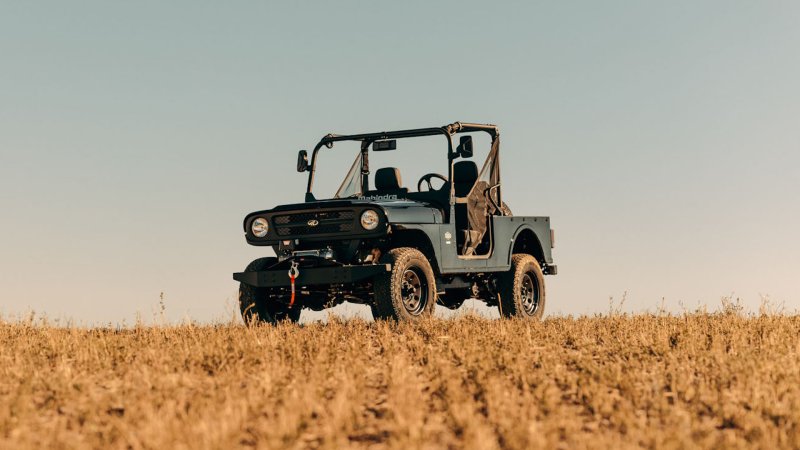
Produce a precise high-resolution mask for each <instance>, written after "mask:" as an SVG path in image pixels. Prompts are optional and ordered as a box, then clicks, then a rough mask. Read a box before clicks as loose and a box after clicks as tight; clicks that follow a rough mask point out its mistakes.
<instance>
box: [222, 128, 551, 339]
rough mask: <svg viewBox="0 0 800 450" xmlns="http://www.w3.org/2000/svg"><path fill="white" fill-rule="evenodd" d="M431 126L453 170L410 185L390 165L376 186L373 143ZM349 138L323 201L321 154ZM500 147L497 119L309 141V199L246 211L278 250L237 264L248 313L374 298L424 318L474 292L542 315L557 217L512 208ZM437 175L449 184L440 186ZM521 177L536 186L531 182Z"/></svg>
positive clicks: (292, 315) (275, 316)
mask: <svg viewBox="0 0 800 450" xmlns="http://www.w3.org/2000/svg"><path fill="white" fill-rule="evenodd" d="M476 133H488V134H489V137H490V139H491V146H490V149H489V153H488V157H487V158H486V161H485V162H484V163H483V166H482V169H480V170H479V169H478V166H477V165H476V164H475V162H473V161H472V160H471V159H470V158H472V156H473V139H472V138H473V136H474V135H476ZM456 135H459V140H458V144H457V145H454V142H453V141H454V136H456ZM421 136H442V138H443V141H444V143H446V144H447V147H446V148H447V163H448V164H447V175H446V176H445V175H440V174H438V173H429V174H426V175H424V176H423V177H422V178H420V179H419V181H418V182H417V186H416V187H417V190H416V191H413V190H409V189H408V188H407V187H405V186H403V184H402V181H401V177H400V171H399V170H398V169H397V168H394V167H383V168H379V169H377V170H375V172H374V176H373V177H372V178H373V180H374V187H371V186H370V182H369V181H370V174H371V173H372V171H371V168H370V164H369V156H370V154H371V152H379V151H389V150H393V151H394V150H396V149H397V148H398V143H397V141H398V140H400V139H405V138H413V137H421ZM342 141H356V143H360V145H359V147H360V151H359V152H357V155H355V156H356V159H355V161H354V163H353V165H352V166H351V168H350V170H349V172H348V173H347V175H346V176H345V179H344V181H342V183H341V185H340V187H339V190H338V192H337V193H336V194H335V195H334V197H333V198H331V199H317V198H316V197H315V195H314V193H313V190H312V188H313V186H314V174H315V172H316V170H317V160H318V156H319V154H320V152H321V151H322V152H330V151H335V150H331V149H332V147H333V146H334V144H335V143H337V142H342ZM401 142H402V141H401ZM443 147H444V146H443ZM499 152H500V133H499V130H498V128H497V127H496V126H494V125H481V124H472V123H461V122H456V123H453V124H450V125H446V126H443V127H435V128H420V129H415V130H402V131H391V132H380V133H367V134H355V135H335V134H329V135H327V136H325V137H323V138H322V139H321V140H320V141H319V143H318V144H317V145H316V146H315V147H314V150H313V151H312V152H311V155H310V158H309V155H308V152H307V151H305V150H300V152H299V155H298V159H297V171H298V172H301V173H302V172H308V184H307V188H306V194H305V203H299V204H292V205H283V206H278V207H276V208H273V209H270V210H265V211H257V212H254V213H251V214H248V215H247V216H246V217H245V219H244V232H245V236H246V239H247V243H249V244H251V245H258V246H271V247H272V248H273V249H274V251H275V254H276V256H275V257H265V258H260V259H257V260H255V261H253V262H251V263H250V264H249V265H248V266H247V268H246V269H245V270H244V272H240V273H235V274H233V278H234V280H237V281H239V282H240V283H241V284H240V288H239V303H240V307H241V312H242V317H243V318H244V320H245V322H248V323H249V322H252V321H258V320H260V321H265V322H269V323H275V322H277V321H280V320H287V319H288V320H291V321H297V320H298V319H299V318H300V311H301V309H303V308H309V309H312V310H322V309H325V308H330V307H332V306H335V305H338V304H340V303H342V302H345V301H349V302H354V303H361V304H366V305H369V306H370V307H371V309H372V313H373V316H374V317H375V319H396V320H416V319H420V318H422V317H425V316H430V315H431V314H432V313H433V309H434V306H435V305H436V304H439V305H442V306H445V307H447V308H451V309H456V308H458V307H459V306H461V304H462V303H463V302H464V300H466V299H470V298H476V299H479V300H483V301H484V302H486V303H487V304H488V305H496V306H497V307H498V308H499V310H500V315H501V316H502V317H521V318H527V319H539V318H540V317H541V316H542V313H543V312H544V307H545V285H544V275H555V274H556V266H555V265H554V264H553V258H552V255H551V249H552V247H553V231H552V230H551V228H550V219H549V217H528V216H524V217H523V216H513V215H512V214H511V211H510V210H509V208H508V206H507V205H506V204H505V203H503V200H502V198H503V197H502V189H501V184H500V153H499ZM442 153H444V152H442ZM352 156H353V155H350V156H348V155H342V157H352ZM433 179H438V180H441V182H443V184H442V186H441V187H440V188H434V185H433V183H432V180H433ZM436 184H438V182H437V183H436ZM519 185H520V187H521V188H522V189H531V190H532V189H533V184H532V183H531V182H530V181H529V180H521V181H520V182H519ZM526 186H527V187H526Z"/></svg>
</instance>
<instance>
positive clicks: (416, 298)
mask: <svg viewBox="0 0 800 450" xmlns="http://www.w3.org/2000/svg"><path fill="white" fill-rule="evenodd" d="M400 297H401V298H402V299H403V307H405V309H406V311H408V312H409V313H410V314H412V315H414V316H418V315H420V314H422V311H424V310H425V305H426V304H427V303H428V283H427V280H426V279H425V275H423V274H421V273H420V272H419V270H418V269H417V268H415V267H413V268H409V269H406V271H405V272H403V281H402V284H401V285H400Z"/></svg>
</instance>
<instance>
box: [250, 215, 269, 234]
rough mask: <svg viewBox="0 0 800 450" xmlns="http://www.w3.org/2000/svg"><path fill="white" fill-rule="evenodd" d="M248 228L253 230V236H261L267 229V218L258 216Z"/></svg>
mask: <svg viewBox="0 0 800 450" xmlns="http://www.w3.org/2000/svg"><path fill="white" fill-rule="evenodd" d="M250 230H252V231H253V236H255V237H260V238H262V237H264V236H266V235H267V232H268V231H269V222H267V219H265V218H263V217H259V218H257V219H256V220H254V221H253V224H252V225H250Z"/></svg>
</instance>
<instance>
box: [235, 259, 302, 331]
mask: <svg viewBox="0 0 800 450" xmlns="http://www.w3.org/2000/svg"><path fill="white" fill-rule="evenodd" d="M277 261H278V260H277V258H260V259H257V260H255V261H253V262H251V263H250V264H248V265H247V268H245V269H244V271H245V272H258V271H261V270H264V269H266V268H267V267H269V266H271V265H273V264H275V263H276V262H277ZM287 276H288V275H287ZM239 309H240V310H241V312H242V319H244V323H245V324H247V325H250V324H255V323H258V322H264V323H269V324H272V325H274V324H277V323H278V322H280V321H282V320H289V321H291V322H297V321H298V320H300V308H299V307H294V308H291V309H290V308H289V307H288V306H287V305H283V304H281V303H277V302H275V301H271V300H270V299H269V289H268V288H257V287H254V286H250V285H248V284H244V283H239Z"/></svg>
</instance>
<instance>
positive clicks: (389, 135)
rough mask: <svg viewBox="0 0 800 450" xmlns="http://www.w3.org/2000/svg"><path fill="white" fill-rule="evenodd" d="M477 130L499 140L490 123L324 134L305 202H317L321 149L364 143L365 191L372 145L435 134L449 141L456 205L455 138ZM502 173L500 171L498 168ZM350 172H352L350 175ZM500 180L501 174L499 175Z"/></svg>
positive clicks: (311, 169) (312, 165)
mask: <svg viewBox="0 0 800 450" xmlns="http://www.w3.org/2000/svg"><path fill="white" fill-rule="evenodd" d="M476 131H483V132H486V133H488V134H489V135H490V136H491V138H492V143H494V142H495V141H496V140H497V139H499V137H500V130H499V129H498V128H497V126H495V125H490V124H474V123H464V122H454V123H452V124H450V125H445V126H443V127H438V128H418V129H412V130H400V131H382V132H379V133H365V134H354V135H336V134H327V135H325V136H324V137H323V138H322V139H320V141H319V142H318V143H317V145H316V146H314V150H313V151H312V153H311V161H310V163H309V168H308V172H309V174H308V183H307V185H306V199H305V200H306V202H314V201H317V199H316V198H315V197H314V194H313V188H314V173H315V172H316V169H317V157H318V153H319V151H320V150H321V149H322V147H327V148H329V149H330V148H333V145H334V143H335V142H340V141H361V168H362V170H361V175H362V182H361V183H362V184H361V190H362V192H365V191H366V189H367V188H368V186H369V181H368V175H369V156H368V155H369V149H370V148H371V147H372V143H373V142H375V141H380V140H385V139H403V138H410V137H423V136H436V135H443V136H444V138H445V140H446V142H447V160H448V165H447V166H448V168H447V179H448V183H449V184H450V203H451V204H454V203H455V186H454V184H453V164H454V162H455V160H456V159H458V157H459V155H458V153H457V152H456V151H455V150H454V149H453V136H454V135H455V134H458V133H469V132H476ZM497 158H498V164H499V147H498V154H497ZM498 170H499V169H498ZM348 173H349V172H348ZM498 180H499V175H498ZM497 195H498V199H500V189H499V188H498V193H497Z"/></svg>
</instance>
